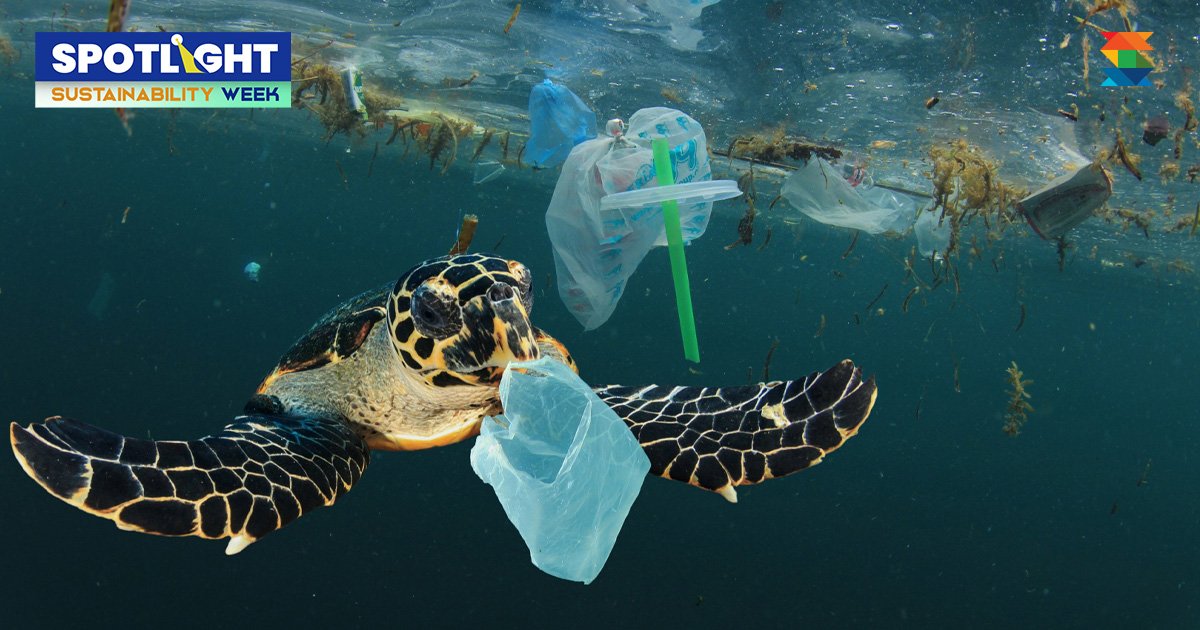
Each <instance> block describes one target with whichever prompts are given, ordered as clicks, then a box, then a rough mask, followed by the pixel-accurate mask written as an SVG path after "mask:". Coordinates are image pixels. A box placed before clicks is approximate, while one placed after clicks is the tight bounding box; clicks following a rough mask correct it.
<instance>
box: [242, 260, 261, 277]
mask: <svg viewBox="0 0 1200 630" xmlns="http://www.w3.org/2000/svg"><path fill="white" fill-rule="evenodd" d="M261 271H262V265H260V264H258V263H256V262H254V261H253V260H252V261H250V262H248V263H246V266H245V267H242V273H244V274H246V279H247V280H249V281H250V282H258V274H259V272H261Z"/></svg>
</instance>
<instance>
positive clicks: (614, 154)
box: [546, 107, 712, 330]
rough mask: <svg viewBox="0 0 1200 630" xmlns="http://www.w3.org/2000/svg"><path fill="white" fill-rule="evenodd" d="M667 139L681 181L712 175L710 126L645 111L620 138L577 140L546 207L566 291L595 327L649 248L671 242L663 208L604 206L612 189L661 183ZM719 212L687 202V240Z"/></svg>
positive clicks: (683, 216) (561, 288)
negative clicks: (656, 148) (658, 164)
mask: <svg viewBox="0 0 1200 630" xmlns="http://www.w3.org/2000/svg"><path fill="white" fill-rule="evenodd" d="M664 137H665V138H667V139H668V141H669V143H670V145H671V164H672V167H673V168H674V171H675V173H674V175H675V182H676V183H677V184H684V183H689V182H702V181H709V180H711V179H712V169H711V165H710V164H709V159H708V149H707V140H706V138H705V135H704V129H703V127H701V126H700V123H698V122H696V121H695V120H694V119H692V118H691V117H690V116H688V115H687V114H684V113H683V112H680V111H678V110H674V109H669V108H665V107H652V108H648V109H642V110H638V112H637V113H635V114H634V115H633V116H632V117H631V118H630V119H629V123H628V128H627V130H626V131H625V134H624V135H623V136H621V137H620V139H615V138H613V137H611V136H608V135H602V136H600V137H598V138H596V139H594V140H589V141H587V142H584V143H582V144H580V145H578V146H576V147H575V148H574V149H573V150H572V151H571V154H570V156H569V157H568V158H567V161H566V162H565V163H564V164H563V168H562V173H560V174H559V177H558V183H557V184H556V185H555V187H554V196H553V197H552V198H551V200H550V207H549V208H548V209H547V211H546V228H547V230H548V231H549V232H550V243H551V245H552V246H553V248H554V267H555V276H556V277H557V278H558V294H559V296H560V297H562V300H563V302H564V303H565V304H566V306H567V309H568V310H570V311H571V314H572V315H574V316H575V318H576V319H577V320H579V323H580V324H583V326H584V328H586V329H588V330H591V329H594V328H596V327H598V326H600V325H601V324H603V323H604V322H605V321H607V320H608V318H609V317H610V316H611V315H612V313H613V311H614V310H615V309H616V306H617V302H618V301H619V300H620V299H621V296H622V295H623V294H624V291H625V285H626V282H627V281H628V280H629V278H630V276H632V275H633V272H634V271H635V270H636V269H637V266H638V265H639V264H640V263H641V262H642V259H643V258H645V257H646V254H647V253H648V252H649V251H650V250H651V249H652V248H654V247H655V246H665V245H666V244H667V236H666V233H665V230H664V229H663V220H662V206H646V207H641V208H636V209H630V208H607V209H603V210H602V209H601V200H602V199H603V198H604V197H605V196H607V195H609V194H613V193H620V192H625V191H629V190H638V189H641V188H647V187H654V186H656V174H655V171H654V154H653V151H652V149H651V141H652V140H653V139H654V138H664ZM711 214H712V202H711V201H705V200H702V199H701V200H692V201H688V200H685V201H684V202H681V203H680V204H679V217H680V225H681V228H682V233H683V240H684V242H685V243H687V242H690V241H692V240H694V239H696V238H699V237H700V236H701V235H703V234H704V230H705V229H706V228H707V227H708V219H709V216H710V215H711Z"/></svg>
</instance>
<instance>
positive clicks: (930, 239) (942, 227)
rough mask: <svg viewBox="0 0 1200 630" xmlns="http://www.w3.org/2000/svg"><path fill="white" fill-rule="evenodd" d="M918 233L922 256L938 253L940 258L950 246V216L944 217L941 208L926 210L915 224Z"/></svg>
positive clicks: (918, 245) (918, 246)
mask: <svg viewBox="0 0 1200 630" xmlns="http://www.w3.org/2000/svg"><path fill="white" fill-rule="evenodd" d="M913 231H914V232H916V233H917V249H918V250H919V251H920V252H921V257H922V258H929V257H930V256H932V255H934V252H936V253H937V254H938V258H939V259H940V258H941V257H942V256H943V255H945V253H946V250H947V249H949V247H950V217H946V218H945V219H943V218H942V212H941V210H925V211H923V212H921V214H920V215H918V216H917V222H916V223H914V224H913Z"/></svg>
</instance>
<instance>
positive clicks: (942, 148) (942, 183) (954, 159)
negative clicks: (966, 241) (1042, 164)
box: [928, 139, 1026, 258]
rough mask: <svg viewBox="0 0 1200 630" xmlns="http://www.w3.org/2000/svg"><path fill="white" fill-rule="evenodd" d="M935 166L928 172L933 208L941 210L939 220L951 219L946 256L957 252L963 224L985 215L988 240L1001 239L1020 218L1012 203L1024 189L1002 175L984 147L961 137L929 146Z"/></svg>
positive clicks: (1023, 193) (933, 210) (1023, 192)
mask: <svg viewBox="0 0 1200 630" xmlns="http://www.w3.org/2000/svg"><path fill="white" fill-rule="evenodd" d="M929 157H930V160H931V162H932V165H933V168H932V169H931V170H930V172H929V173H928V176H929V179H930V181H931V182H932V183H933V190H934V192H933V206H932V208H931V209H930V210H931V211H932V212H939V211H940V212H941V215H940V216H939V218H938V224H939V225H941V224H942V222H944V221H949V222H950V244H949V246H947V248H946V251H945V252H944V253H943V255H944V256H946V257H947V258H948V257H949V256H951V255H953V254H954V253H956V252H957V249H958V242H959V235H960V231H961V229H962V228H963V226H965V225H967V224H969V223H971V221H973V220H974V219H975V218H982V220H983V221H984V224H985V225H986V226H987V227H988V230H989V232H988V240H989V241H993V240H998V239H999V238H1000V236H1001V235H1002V233H1003V232H1004V230H1005V229H1006V228H1007V227H1008V226H1009V225H1012V224H1013V223H1017V222H1019V221H1020V215H1019V213H1018V212H1017V210H1016V209H1015V208H1014V207H1013V204H1014V203H1015V202H1016V201H1017V200H1018V199H1020V198H1021V197H1023V196H1024V195H1025V192H1026V191H1025V190H1024V189H1022V188H1019V187H1017V186H1014V185H1011V184H1008V183H1005V182H1004V181H1002V180H1001V179H1000V176H999V173H998V169H999V165H998V164H997V163H996V162H994V161H992V160H990V159H988V158H987V157H986V156H985V155H984V153H983V151H982V150H980V149H979V148H978V147H976V146H975V145H972V144H969V143H968V142H967V141H966V140H963V139H958V140H954V141H952V142H948V143H945V144H938V145H934V146H932V147H930V149H929Z"/></svg>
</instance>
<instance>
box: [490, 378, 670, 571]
mask: <svg viewBox="0 0 1200 630" xmlns="http://www.w3.org/2000/svg"><path fill="white" fill-rule="evenodd" d="M500 400H501V403H502V404H503V405H504V415H502V416H499V417H497V418H486V419H484V421H483V426H482V428H481V429H480V433H479V438H478V439H477V440H475V446H474V447H473V448H472V449H471V467H472V468H473V469H474V470H475V474H477V475H479V478H480V479H483V481H484V482H486V483H488V484H490V485H491V486H492V487H493V488H494V489H495V491H496V497H497V498H499V499H500V503H501V504H502V505H503V506H504V512H505V514H507V515H508V519H509V520H510V521H512V523H513V525H515V526H516V528H517V531H519V532H520V533H521V538H522V539H524V541H525V544H526V546H528V547H529V554H530V559H531V560H532V561H533V563H534V564H535V565H536V566H537V567H538V568H539V569H541V570H543V571H545V572H546V573H549V574H550V575H553V576H556V577H560V578H563V579H567V580H574V581H576V582H583V583H584V584H589V583H591V581H592V580H594V579H596V576H597V575H599V574H600V570H601V569H603V568H604V563H605V562H606V561H607V560H608V556H609V554H610V553H611V552H612V548H613V545H614V544H616V541H617V535H618V534H619V533H620V531H621V527H622V525H624V523H625V517H626V516H628V515H629V508H630V507H631V506H632V505H633V502H634V500H635V499H637V495H638V493H639V492H640V491H641V488H642V481H643V480H644V479H645V477H646V473H647V472H648V471H649V470H650V459H649V458H648V457H646V453H645V451H643V450H642V447H641V445H639V444H638V441H637V439H636V438H634V437H633V433H631V432H630V431H629V428H628V427H626V426H625V423H624V422H623V421H622V420H621V419H620V418H618V417H617V414H616V413H614V412H613V410H612V409H610V408H609V407H608V405H606V404H604V401H602V400H600V398H599V397H598V396H596V394H595V393H593V392H592V389H591V387H589V386H588V385H587V384H586V383H584V382H583V381H582V380H581V379H580V378H579V377H578V376H576V375H575V373H574V372H573V371H571V368H569V367H567V366H566V365H564V364H563V363H561V362H559V361H557V360H555V359H552V358H548V357H547V358H542V359H538V360H537V361H530V362H524V363H512V364H510V365H509V366H508V369H507V370H506V371H505V372H504V376H503V377H502V378H501V379H500Z"/></svg>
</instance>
